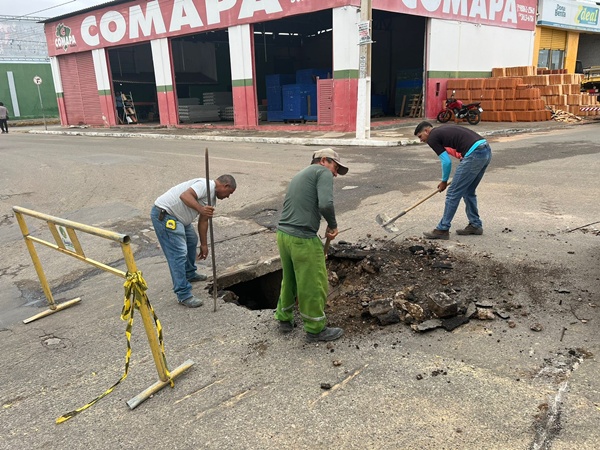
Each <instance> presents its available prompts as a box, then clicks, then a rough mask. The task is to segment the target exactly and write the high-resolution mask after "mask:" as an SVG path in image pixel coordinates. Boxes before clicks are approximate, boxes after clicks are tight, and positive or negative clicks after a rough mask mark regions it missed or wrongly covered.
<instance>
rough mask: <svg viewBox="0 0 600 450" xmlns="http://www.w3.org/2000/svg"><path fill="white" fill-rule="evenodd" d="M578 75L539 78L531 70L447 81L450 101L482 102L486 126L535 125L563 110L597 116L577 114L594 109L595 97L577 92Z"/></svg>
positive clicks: (495, 71) (516, 69)
mask: <svg viewBox="0 0 600 450" xmlns="http://www.w3.org/2000/svg"><path fill="white" fill-rule="evenodd" d="M580 83H581V75H579V74H566V73H551V74H540V75H538V69H537V68H536V67H534V66H522V67H503V68H495V69H492V77H491V78H462V79H452V80H448V82H447V85H446V89H447V96H448V98H450V95H452V91H456V92H455V94H454V97H455V98H457V99H459V100H462V101H463V103H472V102H481V107H482V108H483V114H482V116H481V118H482V120H485V121H488V122H537V121H545V120H550V119H552V111H557V110H564V111H568V112H570V113H572V114H575V115H597V114H598V112H597V111H593V110H592V111H580V107H582V106H588V105H589V106H600V105H597V100H596V97H594V96H591V95H588V94H581V93H580V92H579V89H580Z"/></svg>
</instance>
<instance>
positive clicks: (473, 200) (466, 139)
mask: <svg viewBox="0 0 600 450" xmlns="http://www.w3.org/2000/svg"><path fill="white" fill-rule="evenodd" d="M415 136H417V137H418V138H419V139H420V140H421V142H425V143H427V145H429V146H430V147H431V148H432V149H433V151H434V152H435V153H436V154H437V155H438V157H439V158H440V161H441V163H442V181H441V182H440V184H438V190H439V191H440V192H442V191H444V190H446V188H447V187H448V184H449V183H448V179H449V178H450V172H451V170H452V161H451V160H450V156H449V155H448V152H447V150H446V149H447V148H450V149H454V150H455V151H456V155H454V156H457V157H458V158H459V159H460V163H459V165H458V167H457V169H456V172H455V173H454V178H453V179H452V185H451V186H450V187H449V188H448V193H447V194H446V204H445V206H444V214H443V216H442V219H441V220H440V222H439V223H438V225H437V227H435V229H434V230H433V231H426V232H424V233H423V236H425V237H426V238H427V239H449V238H450V231H449V230H450V226H451V223H452V219H453V218H454V214H455V213H456V210H457V209H458V204H459V203H460V199H461V198H462V199H463V201H464V202H465V210H466V213H467V219H469V224H468V225H467V226H466V227H465V228H464V229H462V230H456V233H457V234H459V235H463V236H464V235H470V234H474V235H481V234H483V224H482V222H481V219H480V217H479V210H478V209H477V195H476V193H475V190H476V189H477V186H478V185H479V182H480V181H481V179H482V178H483V175H484V174H485V171H486V169H487V167H488V165H489V163H490V161H491V159H492V150H491V149H490V146H489V144H488V143H487V141H486V140H485V139H483V138H482V137H481V136H480V135H479V134H477V133H475V132H474V131H472V130H470V129H469V128H465V127H461V126H458V125H444V126H441V127H437V128H433V125H431V123H429V122H426V121H425V122H421V123H420V124H419V125H417V128H416V129H415Z"/></svg>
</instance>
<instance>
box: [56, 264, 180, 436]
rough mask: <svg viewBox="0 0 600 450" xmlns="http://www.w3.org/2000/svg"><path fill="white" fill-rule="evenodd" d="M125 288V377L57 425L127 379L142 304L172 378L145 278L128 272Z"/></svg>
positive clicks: (64, 416) (122, 313) (138, 273)
mask: <svg viewBox="0 0 600 450" xmlns="http://www.w3.org/2000/svg"><path fill="white" fill-rule="evenodd" d="M123 287H124V288H125V298H124V303H123V309H122V310H121V320H124V321H126V322H127V327H126V328H125V336H126V337H127V354H126V355H125V372H124V373H123V376H121V378H120V379H119V381H117V382H116V383H115V384H113V385H112V386H111V387H110V388H108V389H107V390H106V391H105V392H104V393H103V394H100V395H99V396H98V397H96V398H95V399H94V400H92V401H91V402H89V403H87V404H86V405H84V406H82V407H81V408H78V409H76V410H74V411H71V412H68V413H66V414H63V415H62V416H60V417H59V418H58V419H56V423H57V424H58V423H63V422H66V421H67V420H69V419H70V418H72V417H74V416H76V415H77V414H79V413H80V412H81V411H85V410H86V409H88V408H89V407H90V406H92V405H94V404H95V403H96V402H97V401H98V400H100V399H102V398H104V397H106V396H107V395H108V394H110V393H111V392H112V391H113V390H114V389H115V388H116V387H117V386H118V385H119V383H121V382H122V381H123V380H124V379H125V378H127V374H128V372H129V361H130V359H131V329H132V328H133V312H134V310H135V309H140V305H141V304H142V302H145V303H146V305H147V306H148V309H149V310H150V312H152V316H153V317H154V324H155V325H156V331H157V333H158V341H159V344H160V350H161V355H162V359H163V362H164V364H165V372H166V375H167V376H168V377H169V379H170V378H171V374H170V373H169V370H168V369H167V357H166V355H165V345H164V342H163V334H162V326H161V324H160V321H159V320H158V317H157V316H156V313H155V312H154V308H152V305H151V304H150V301H149V300H148V296H147V295H146V290H147V289H148V285H147V284H146V280H144V278H143V277H142V272H139V271H138V272H134V273H131V272H127V279H126V281H125V284H124V285H123ZM170 381H171V386H173V380H170Z"/></svg>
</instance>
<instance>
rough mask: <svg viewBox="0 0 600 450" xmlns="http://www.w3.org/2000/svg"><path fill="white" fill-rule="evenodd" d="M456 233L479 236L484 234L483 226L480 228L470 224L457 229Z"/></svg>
mask: <svg viewBox="0 0 600 450" xmlns="http://www.w3.org/2000/svg"><path fill="white" fill-rule="evenodd" d="M456 234H460V235H461V236H468V235H469V234H476V235H477V236H480V235H482V234H483V228H478V227H475V226H473V225H471V224H469V225H467V226H466V227H465V228H464V229H462V230H456Z"/></svg>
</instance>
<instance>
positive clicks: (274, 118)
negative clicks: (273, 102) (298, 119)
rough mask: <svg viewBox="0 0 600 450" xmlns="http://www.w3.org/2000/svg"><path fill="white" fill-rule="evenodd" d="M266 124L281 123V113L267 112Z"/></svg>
mask: <svg viewBox="0 0 600 450" xmlns="http://www.w3.org/2000/svg"><path fill="white" fill-rule="evenodd" d="M267 122H283V111H267Z"/></svg>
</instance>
